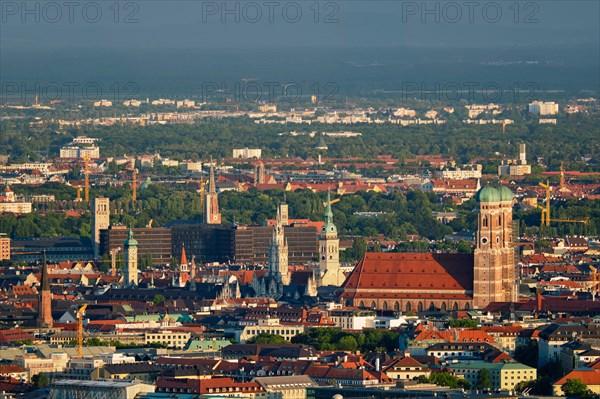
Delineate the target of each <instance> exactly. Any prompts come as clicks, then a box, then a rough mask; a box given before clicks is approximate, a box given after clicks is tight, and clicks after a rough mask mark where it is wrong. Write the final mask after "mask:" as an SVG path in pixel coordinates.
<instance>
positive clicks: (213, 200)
mask: <svg viewBox="0 0 600 399" xmlns="http://www.w3.org/2000/svg"><path fill="white" fill-rule="evenodd" d="M204 205H205V206H206V209H205V210H204V217H205V220H204V221H205V222H206V224H221V213H220V212H219V196H218V195H217V186H216V183H215V169H214V167H213V165H212V163H211V165H210V177H209V183H208V192H207V193H206V198H205V199H204Z"/></svg>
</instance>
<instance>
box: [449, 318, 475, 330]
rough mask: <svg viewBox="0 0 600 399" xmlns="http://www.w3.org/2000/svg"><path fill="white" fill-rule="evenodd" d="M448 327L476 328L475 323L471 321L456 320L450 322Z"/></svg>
mask: <svg viewBox="0 0 600 399" xmlns="http://www.w3.org/2000/svg"><path fill="white" fill-rule="evenodd" d="M448 324H449V325H450V327H454V328H476V327H477V321H476V320H472V319H458V320H450V322H449V323H448Z"/></svg>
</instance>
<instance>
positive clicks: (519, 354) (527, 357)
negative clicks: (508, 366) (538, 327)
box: [514, 339, 538, 368]
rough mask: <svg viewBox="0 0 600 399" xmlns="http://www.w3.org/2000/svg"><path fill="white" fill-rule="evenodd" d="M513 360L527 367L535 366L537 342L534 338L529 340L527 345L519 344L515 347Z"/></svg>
mask: <svg viewBox="0 0 600 399" xmlns="http://www.w3.org/2000/svg"><path fill="white" fill-rule="evenodd" d="M514 358H515V360H517V361H518V362H520V363H523V364H525V365H527V366H529V367H533V368H537V364H538V343H537V341H536V340H533V339H532V340H530V341H529V343H528V344H527V345H519V346H517V347H516V348H515V356H514Z"/></svg>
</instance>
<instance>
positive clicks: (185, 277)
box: [178, 245, 190, 287]
mask: <svg viewBox="0 0 600 399" xmlns="http://www.w3.org/2000/svg"><path fill="white" fill-rule="evenodd" d="M189 279H190V270H189V265H188V261H187V256H186V255H185V245H182V246H181V257H180V260H179V281H178V285H179V287H185V285H186V284H187V282H188V281H189Z"/></svg>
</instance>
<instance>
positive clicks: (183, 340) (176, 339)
mask: <svg viewBox="0 0 600 399" xmlns="http://www.w3.org/2000/svg"><path fill="white" fill-rule="evenodd" d="M191 336H192V333H190V332H183V331H168V330H163V331H153V332H145V333H144V344H146V345H147V344H152V343H157V344H165V345H167V347H169V348H178V349H183V347H184V346H185V344H187V342H188V341H189V340H190V338H191Z"/></svg>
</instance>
